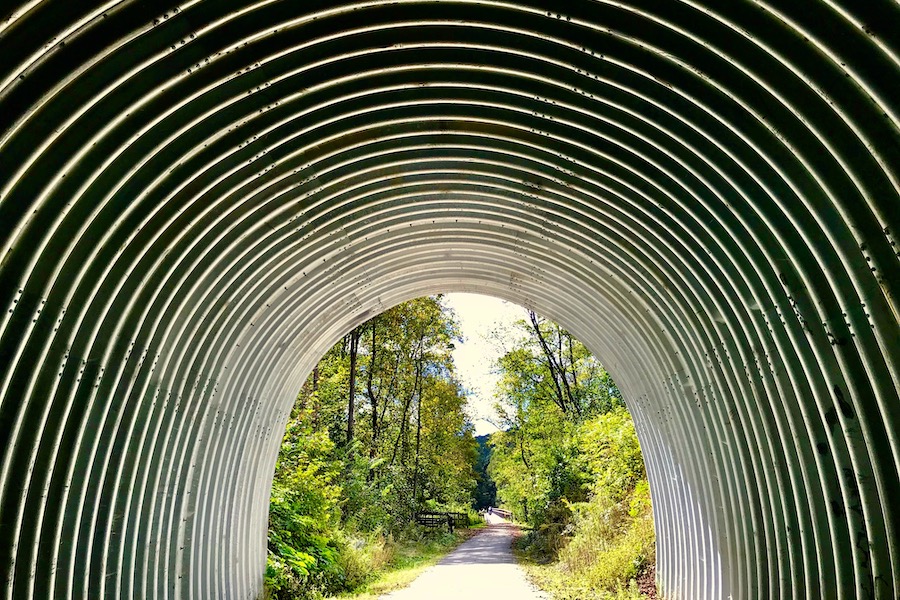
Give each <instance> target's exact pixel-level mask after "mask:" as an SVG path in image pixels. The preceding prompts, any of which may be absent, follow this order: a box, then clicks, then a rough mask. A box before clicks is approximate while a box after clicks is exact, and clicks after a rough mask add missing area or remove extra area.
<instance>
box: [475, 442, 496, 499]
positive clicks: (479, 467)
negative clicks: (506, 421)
mask: <svg viewBox="0 0 900 600" xmlns="http://www.w3.org/2000/svg"><path fill="white" fill-rule="evenodd" d="M490 439H491V435H490V434H486V435H479V436H476V437H475V441H477V442H478V462H477V463H476V467H475V469H476V472H477V473H478V486H477V487H476V488H475V509H476V510H480V509H482V508H487V507H488V506H497V484H495V483H494V480H493V479H491V477H490V475H488V472H487V467H488V463H490V462H491V453H492V450H491V447H490V446H489V445H488V442H489V441H490Z"/></svg>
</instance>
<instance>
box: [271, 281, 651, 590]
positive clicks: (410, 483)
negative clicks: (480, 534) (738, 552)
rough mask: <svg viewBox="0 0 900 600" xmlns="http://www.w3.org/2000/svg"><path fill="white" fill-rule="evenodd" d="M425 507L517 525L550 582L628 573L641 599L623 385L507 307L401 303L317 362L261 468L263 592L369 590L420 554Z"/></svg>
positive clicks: (635, 458)
mask: <svg viewBox="0 0 900 600" xmlns="http://www.w3.org/2000/svg"><path fill="white" fill-rule="evenodd" d="M473 337H474V338H477V339H473ZM476 511H477V512H476ZM500 515H502V517H500ZM442 516H446V517H447V518H450V517H451V516H452V517H453V519H452V520H451V521H448V523H453V524H455V525H456V526H457V527H467V526H469V525H473V524H477V523H479V522H481V521H485V520H486V521H491V520H493V521H496V520H497V519H498V518H505V519H506V520H507V521H510V522H517V523H520V524H521V525H522V526H523V527H525V528H526V531H527V532H528V535H527V536H525V537H524V538H521V539H519V542H520V543H518V544H517V548H519V553H520V554H521V556H523V557H525V559H526V561H527V564H530V565H533V566H532V567H530V570H531V572H532V574H533V576H534V577H536V580H537V581H538V582H542V583H543V585H545V586H546V587H547V588H552V589H553V590H554V591H555V592H560V591H562V592H565V593H568V592H572V591H573V590H577V591H578V593H581V594H588V595H591V594H602V593H616V592H624V591H625V590H626V589H630V586H635V584H634V583H633V581H635V580H637V579H640V580H641V588H642V589H644V590H646V591H647V592H648V593H651V594H654V595H651V596H650V597H654V598H655V597H656V596H655V592H656V585H655V581H654V577H653V572H654V568H655V536H654V529H653V523H652V510H651V503H650V489H649V483H648V481H647V474H646V469H645V467H644V463H643V459H642V455H641V450H640V445H639V442H638V440H637V436H636V432H635V428H634V424H633V422H632V419H631V417H630V416H629V414H628V412H627V409H626V407H625V403H624V400H623V398H622V394H621V392H620V391H619V389H618V387H617V386H616V384H615V382H614V381H613V380H612V378H611V377H610V375H609V373H608V372H607V371H606V370H605V369H604V368H603V366H602V364H600V362H599V361H598V360H597V358H596V357H595V356H594V355H593V354H591V352H590V351H589V350H588V349H587V348H586V347H585V346H584V345H583V344H582V343H581V342H580V341H579V340H577V339H576V338H575V337H574V336H573V335H572V334H571V333H569V332H568V331H566V330H564V329H563V328H562V327H561V326H559V325H558V324H556V323H554V322H552V321H550V320H548V319H545V318H543V317H541V316H539V315H537V314H536V313H534V312H533V311H529V310H526V309H524V308H522V307H521V306H516V305H512V304H509V303H506V302H500V301H497V300H496V299H493V298H488V297H485V296H477V295H472V294H451V295H449V296H446V295H443V294H439V295H436V296H430V297H426V298H418V299H413V300H409V301H405V302H401V303H400V304H398V305H396V306H393V307H391V308H388V309H387V310H386V311H384V312H382V313H380V314H378V315H376V316H374V317H372V318H370V319H368V320H367V321H366V322H364V323H362V324H360V325H357V326H356V327H354V328H353V329H352V330H351V331H349V332H347V333H346V334H345V335H343V336H342V337H341V339H340V341H339V342H337V343H336V344H335V345H334V346H332V347H331V348H330V349H329V350H328V351H327V352H326V353H325V355H324V356H323V357H322V358H321V359H319V361H318V362H317V363H316V365H315V367H313V370H312V372H311V373H310V374H309V375H308V376H307V378H306V380H305V382H304V384H303V386H302V388H301V390H300V392H299V394H298V395H297V399H296V401H295V402H294V405H293V407H292V409H291V414H290V417H289V419H288V426H287V431H286V433H285V436H284V438H283V439H282V442H281V447H280V450H279V454H278V460H277V462H276V467H275V477H274V480H273V489H272V496H271V503H270V506H269V517H268V541H267V565H266V576H265V587H266V591H267V593H268V594H269V595H271V597H273V598H282V597H283V598H298V599H299V598H305V597H307V596H310V597H318V596H317V594H323V593H324V594H325V595H326V596H331V595H335V594H339V593H347V592H353V591H355V590H357V589H361V588H362V587H365V589H367V590H370V593H371V590H372V589H373V587H372V586H374V589H378V587H379V585H381V584H380V583H379V578H380V577H381V576H384V575H385V574H386V573H391V575H389V579H390V580H394V579H395V578H396V577H403V572H404V570H405V569H408V568H409V567H410V565H411V564H413V563H414V561H415V560H418V558H417V557H418V556H419V555H420V554H421V553H422V552H425V553H426V554H427V553H428V552H430V551H431V547H430V546H429V545H428V544H432V543H435V542H434V540H432V538H431V537H427V536H426V538H425V540H424V542H423V540H422V538H421V536H422V535H423V532H430V531H432V528H434V527H438V529H439V530H440V531H443V529H441V528H440V522H441V518H442ZM448 523H444V525H448ZM495 524H496V523H495ZM449 530H450V532H451V533H452V531H453V526H452V525H451V526H450V527H449ZM438 540H440V541H441V542H443V543H449V542H448V540H446V539H445V538H438ZM507 545H508V544H507ZM398 557H399V558H398ZM459 560H462V559H459ZM540 565H547V566H546V567H542V566H540ZM551 565H552V566H551ZM398 570H399V573H398V572H397V571H398ZM563 573H565V576H563V575H562V574H563ZM598 574H599V575H598ZM473 576H474V575H473ZM489 580H490V577H488V579H486V580H485V582H484V584H485V585H487V584H488V583H489ZM636 589H637V588H636V587H635V590H636ZM432 593H437V590H434V591H433V592H432ZM635 593H636V592H635ZM635 597H637V596H635Z"/></svg>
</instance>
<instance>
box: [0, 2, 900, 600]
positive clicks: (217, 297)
mask: <svg viewBox="0 0 900 600" xmlns="http://www.w3.org/2000/svg"><path fill="white" fill-rule="evenodd" d="M0 11H2V12H0V57H2V59H0V245H2V246H0V261H2V262H0V309H2V315H0V448H2V463H0V597H3V598H6V597H14V598H31V597H37V598H48V597H51V596H53V597H60V598H87V597H91V598H94V597H101V596H103V597H111V598H197V599H205V598H246V599H250V598H255V597H256V596H257V594H258V593H259V591H260V587H261V585H262V571H263V566H264V562H265V536H266V518H267V508H268V495H269V487H270V483H271V476H272V471H273V465H274V460H275V456H276V453H277V449H278V446H279V441H280V438H281V435H282V433H283V428H284V424H285V420H286V417H287V414H288V411H289V409H290V406H291V404H292V400H293V398H294V396H295V394H296V391H297V389H299V387H300V384H301V382H302V380H303V378H304V377H305V375H306V373H307V372H308V371H309V370H310V369H311V367H312V365H313V364H314V363H315V362H316V360H317V359H318V357H319V356H320V355H321V353H322V352H323V351H324V350H325V349H326V348H327V347H328V346H329V345H330V344H332V343H333V342H334V341H335V340H336V339H337V338H338V337H339V336H340V335H342V334H343V333H344V332H346V331H347V330H348V329H349V328H351V327H353V326H354V325H355V324H357V323H360V322H362V321H364V320H365V319H366V318H368V317H370V316H372V315H374V314H377V313H378V312H379V311H381V310H383V309H385V308H387V307H389V306H391V305H393V304H396V303H398V302H400V301H402V300H405V299H409V298H412V297H415V296H419V295H423V294H427V293H433V292H438V291H478V292H482V293H487V294H492V295H495V296H499V297H503V298H507V299H509V300H513V301H516V302H519V303H521V304H524V305H526V306H528V307H531V308H534V309H536V310H538V311H540V312H542V313H543V314H546V315H548V316H550V317H553V318H555V319H557V320H558V321H560V322H561V323H563V324H564V325H565V326H567V327H568V328H569V329H571V330H572V331H574V332H575V333H576V334H577V335H579V336H580V337H581V338H582V339H584V341H585V342H586V343H587V344H588V345H589V346H590V347H591V348H592V349H593V350H594V351H595V352H596V353H598V355H599V356H600V357H601V359H602V360H603V361H604V363H605V364H606V365H608V367H609V370H610V371H611V372H612V373H613V375H614V376H615V378H616V380H617V381H618V382H620V384H621V387H622V389H623V390H624V392H625V394H626V398H627V401H628V405H629V407H630V409H631V411H632V413H633V414H634V417H635V420H636V422H637V426H638V430H639V435H640V439H641V443H642V446H643V449H644V456H645V460H646V464H647V467H648V472H649V475H650V480H651V488H652V494H653V501H654V514H655V520H656V527H657V534H658V572H657V577H658V580H659V584H660V586H661V587H662V589H663V591H664V593H665V594H666V597H667V598H669V599H676V598H680V599H686V600H691V599H696V598H734V599H738V598H746V599H757V598H881V599H892V598H897V597H900V531H898V518H900V512H898V510H897V502H898V500H897V498H898V497H900V475H898V473H900V453H898V451H900V399H898V384H900V368H898V362H900V327H898V288H900V260H898V256H900V254H898V250H900V248H898V246H897V243H898V236H900V233H898V232H900V222H898V221H900V216H898V214H900V195H898V189H900V185H898V183H900V182H898V177H900V173H898V169H900V134H898V123H900V121H898V116H900V106H898V99H900V70H898V65H900V60H898V57H900V36H898V31H900V7H898V4H897V3H896V2H893V1H890V0H867V1H865V2H858V1H851V0H847V1H843V2H842V1H838V0H832V1H824V0H823V1H793V0H792V1H784V2H766V1H762V0H760V1H755V2H750V1H744V0H735V1H729V2H707V1H704V0H697V1H695V2H676V1H674V0H673V1H670V2H659V1H655V0H654V1H651V0H646V1H639V0H623V1H621V2H613V1H609V2H603V1H596V0H595V1H582V0H572V1H568V2H558V1H557V2H552V3H551V2H540V1H537V0H533V1H529V2H521V1H516V2H489V1H455V0H446V1H406V0H400V1H386V0H384V1H383V0H371V1H366V2H364V1H358V2H346V3H339V2H315V1H309V0H306V1H303V2H297V1H287V0H284V1H271V0H267V1H258V2H252V1H250V0H244V1H240V0H215V1H213V0H205V1H201V0H195V1H186V2H184V3H182V4H178V5H176V4H170V3H167V2H164V1H162V2H139V1H115V0H110V1H107V2H73V1H69V0H46V1H31V2H27V3H18V4H17V3H16V2H15V0H14V1H13V2H12V3H10V2H7V3H5V4H3V7H2V9H0Z"/></svg>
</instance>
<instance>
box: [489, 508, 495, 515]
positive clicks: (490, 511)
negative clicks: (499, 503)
mask: <svg viewBox="0 0 900 600" xmlns="http://www.w3.org/2000/svg"><path fill="white" fill-rule="evenodd" d="M488 514H489V515H492V514H494V507H493V506H488Z"/></svg>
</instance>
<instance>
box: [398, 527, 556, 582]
mask: <svg viewBox="0 0 900 600" xmlns="http://www.w3.org/2000/svg"><path fill="white" fill-rule="evenodd" d="M501 521H502V519H501ZM516 531H517V528H516V527H515V526H514V525H509V524H505V522H504V523H497V524H492V525H489V526H488V527H487V528H485V530H484V531H482V532H481V533H478V534H477V535H476V536H475V537H473V538H471V539H469V540H467V541H465V542H464V543H462V544H461V545H460V546H459V547H458V548H456V550H454V551H453V552H451V553H450V554H448V555H447V556H445V557H444V558H443V560H441V562H439V563H438V564H437V565H435V566H433V567H431V568H429V569H427V570H426V571H425V572H424V573H422V575H420V576H419V577H418V578H417V579H416V580H415V581H413V582H412V584H411V585H410V586H409V587H408V588H406V589H403V590H398V591H396V592H392V593H390V594H387V595H386V596H382V597H381V598H382V600H443V599H448V600H449V599H450V598H453V599H459V600H479V599H484V600H545V599H546V596H545V595H544V594H543V593H541V592H540V591H539V590H537V589H536V588H535V587H534V586H532V585H531V583H529V582H528V579H527V578H526V577H525V572H524V571H523V570H522V569H521V567H519V565H517V564H516V560H515V558H514V557H513V554H512V548H511V544H512V540H513V537H514V535H515V533H516Z"/></svg>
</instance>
